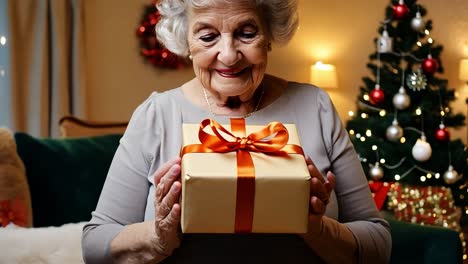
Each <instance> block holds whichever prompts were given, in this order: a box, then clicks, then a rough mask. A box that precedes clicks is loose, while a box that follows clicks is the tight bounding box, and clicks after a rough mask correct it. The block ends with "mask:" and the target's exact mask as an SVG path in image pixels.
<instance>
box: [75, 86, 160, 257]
mask: <svg viewBox="0 0 468 264" xmlns="http://www.w3.org/2000/svg"><path fill="white" fill-rule="evenodd" d="M156 96H157V94H155V93H154V94H153V95H152V96H150V97H149V98H148V99H147V100H146V101H145V102H143V103H142V104H141V105H140V106H139V107H138V108H137V109H136V110H135V112H134V113H133V115H132V118H131V120H130V122H129V125H128V127H127V130H126V131H125V134H124V135H123V137H122V139H121V140H120V145H119V147H118V149H117V151H116V153H115V156H114V159H113V161H112V164H111V166H110V168H109V172H108V175H107V178H106V181H105V184H104V187H103V189H102V192H101V196H100V198H99V202H98V205H97V208H96V210H95V211H94V212H93V213H92V219H91V220H90V222H89V223H87V224H86V225H85V227H84V229H83V231H84V232H83V237H82V248H83V249H82V250H83V258H84V260H85V262H86V263H109V262H111V255H110V244H111V241H112V240H113V239H114V237H115V236H116V235H117V234H118V233H119V232H120V231H121V230H122V229H123V228H124V226H125V225H128V224H132V223H139V222H142V221H143V220H144V215H145V208H146V204H147V197H148V192H149V186H150V184H151V183H150V182H149V180H148V174H149V173H150V167H151V161H152V159H154V157H153V154H152V153H150V152H149V151H147V150H149V149H157V148H158V145H159V144H160V142H159V140H158V138H159V136H158V130H157V128H156V127H155V124H156V122H155V121H154V120H155V118H156V117H155V115H156V114H155V113H156V112H155V109H154V102H153V101H154V97H156ZM84 166H85V165H84Z"/></svg>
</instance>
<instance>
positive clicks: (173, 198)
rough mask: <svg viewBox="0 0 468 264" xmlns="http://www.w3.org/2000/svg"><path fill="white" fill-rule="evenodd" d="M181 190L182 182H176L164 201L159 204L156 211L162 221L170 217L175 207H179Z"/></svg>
mask: <svg viewBox="0 0 468 264" xmlns="http://www.w3.org/2000/svg"><path fill="white" fill-rule="evenodd" d="M180 189H181V184H180V182H178V181H176V182H174V183H173V184H172V186H171V188H170V190H169V192H168V193H167V195H165V196H164V198H163V199H162V201H161V202H160V203H159V205H158V207H156V208H157V211H156V214H157V216H156V217H157V218H158V219H159V220H162V219H164V218H167V217H169V216H168V215H169V214H170V211H171V210H172V209H173V207H174V206H175V205H178V204H177V203H178V202H179V197H180Z"/></svg>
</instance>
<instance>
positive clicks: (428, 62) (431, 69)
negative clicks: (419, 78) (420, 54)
mask: <svg viewBox="0 0 468 264" xmlns="http://www.w3.org/2000/svg"><path fill="white" fill-rule="evenodd" d="M421 67H422V69H423V71H424V73H425V74H434V73H435V72H436V71H437V69H439V63H438V62H437V60H435V59H433V58H432V55H431V54H429V55H427V58H426V59H424V61H423V62H422V64H421Z"/></svg>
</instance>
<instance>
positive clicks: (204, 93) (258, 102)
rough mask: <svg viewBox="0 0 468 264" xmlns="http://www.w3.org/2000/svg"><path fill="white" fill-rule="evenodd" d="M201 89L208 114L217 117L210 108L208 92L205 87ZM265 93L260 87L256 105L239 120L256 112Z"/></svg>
mask: <svg viewBox="0 0 468 264" xmlns="http://www.w3.org/2000/svg"><path fill="white" fill-rule="evenodd" d="M202 89H203V95H205V101H206V104H207V105H208V109H209V110H210V113H211V114H212V115H213V116H218V115H217V114H216V113H215V112H213V109H212V108H211V102H210V100H209V99H208V92H207V91H206V89H205V87H203V88H202ZM264 93H265V89H264V88H263V86H262V91H261V94H260V98H259V99H258V101H257V105H256V106H255V108H254V110H253V111H252V112H250V113H247V114H245V115H243V116H241V118H246V117H249V116H251V115H252V114H253V113H255V112H257V110H258V107H259V106H260V102H261V101H262V98H263V94H264Z"/></svg>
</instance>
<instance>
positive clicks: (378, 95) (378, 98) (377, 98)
mask: <svg viewBox="0 0 468 264" xmlns="http://www.w3.org/2000/svg"><path fill="white" fill-rule="evenodd" d="M369 99H370V102H371V103H372V104H374V105H378V104H381V103H383V101H384V99H385V94H384V92H383V91H382V90H381V89H380V85H379V84H375V88H374V89H373V90H372V91H371V92H370V94H369Z"/></svg>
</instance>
